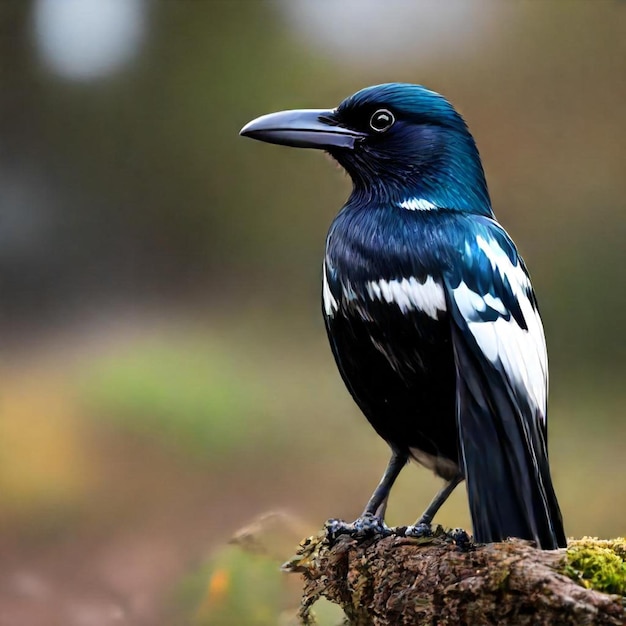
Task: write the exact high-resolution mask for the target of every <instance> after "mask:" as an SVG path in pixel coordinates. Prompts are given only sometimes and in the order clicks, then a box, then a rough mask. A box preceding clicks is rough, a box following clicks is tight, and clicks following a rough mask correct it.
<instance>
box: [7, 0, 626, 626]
mask: <svg viewBox="0 0 626 626" xmlns="http://www.w3.org/2000/svg"><path fill="white" fill-rule="evenodd" d="M0 80H1V88H0V290H1V293H2V306H1V307H0V342H1V349H2V357H3V358H2V362H1V363H0V369H1V372H0V375H1V381H2V383H1V384H2V405H1V406H2V414H1V419H0V560H1V562H2V568H1V571H0V624H7V625H8V624H10V625H11V626H21V625H28V626H39V625H41V626H44V625H45V626H51V625H52V626H53V625H56V624H59V625H63V626H92V625H95V626H100V625H107V624H133V625H136V626H141V625H144V624H146V625H147V624H150V625H153V624H163V625H166V624H185V623H194V624H230V623H232V624H276V623H278V621H279V619H281V620H283V621H285V620H288V617H285V615H287V614H286V613H282V612H283V611H284V610H285V609H288V608H289V605H290V603H291V604H293V602H296V603H297V582H296V584H295V587H296V593H295V596H294V590H293V589H291V590H285V583H284V580H283V578H281V577H280V575H279V574H275V573H276V567H275V565H274V564H272V566H271V567H270V568H269V569H267V567H266V565H267V564H265V565H260V564H259V563H257V562H256V561H255V562H254V563H248V562H240V560H238V559H239V557H238V556H237V555H234V553H233V552H232V551H231V549H230V548H224V547H223V546H224V545H225V542H226V541H227V540H228V539H229V537H230V536H231V535H232V534H233V533H234V532H235V531H236V530H237V529H238V528H240V527H241V526H243V525H245V524H246V523H248V522H249V521H250V520H251V519H252V518H254V517H255V516H257V515H259V514H262V513H265V512H268V511H272V510H286V511H289V512H291V513H292V514H293V515H295V516H296V517H297V518H298V519H300V520H302V522H301V525H302V528H303V529H304V530H303V531H302V535H304V534H305V533H306V532H313V531H315V530H316V529H317V528H319V527H320V526H321V524H322V522H323V521H324V520H325V519H326V518H328V517H343V518H346V519H352V518H354V517H355V516H356V515H357V514H358V513H359V512H360V510H361V508H362V506H363V504H364V503H365V501H366V500H367V498H368V497H369V495H370V492H371V490H372V489H373V487H374V485H375V484H376V482H377V480H378V478H379V476H380V474H381V472H382V470H383V467H384V465H385V463H386V461H387V454H388V452H387V449H386V446H385V444H384V443H383V442H382V441H381V440H379V439H378V437H377V436H376V435H375V434H374V432H373V431H372V430H371V429H370V427H369V426H368V425H367V423H366V422H365V420H364V418H362V416H361V415H360V414H359V413H358V411H357V409H356V408H355V406H353V404H352V402H351V400H350V398H349V396H348V394H347V392H346V391H345V389H344V387H343V384H342V382H341V380H340V378H339V375H338V374H337V372H336V370H335V366H334V363H333V361H332V357H331V355H330V351H329V349H328V347H327V341H326V337H325V333H324V329H323V323H322V319H321V315H320V311H319V309H320V304H319V296H320V276H321V259H322V253H323V247H324V238H325V234H326V230H327V228H328V226H329V224H330V221H331V220H332V218H333V216H334V214H335V213H336V211H337V210H338V209H339V207H340V206H341V204H342V202H343V200H344V199H345V197H346V196H347V194H348V193H349V189H350V185H349V181H348V179H347V178H346V177H345V175H343V174H342V173H341V172H338V171H337V170H335V169H334V168H332V167H331V166H329V164H328V162H327V160H326V159H324V158H322V155H321V154H319V153H317V152H315V151H297V152H296V151H290V150H287V149H282V148H279V147H275V146H269V145H264V144H259V143H256V142H252V141H248V140H244V139H241V138H240V137H238V131H239V129H240V128H241V126H243V124H244V123H245V122H247V121H249V120H250V119H252V118H253V117H256V116H258V115H260V114H262V113H267V112H271V111H274V110H279V109H285V108H297V107H307V108H317V107H332V106H334V105H336V104H337V103H339V102H340V101H341V100H342V99H343V98H344V97H346V96H347V95H349V94H351V93H352V92H354V91H356V90H357V89H359V88H361V87H364V86H366V85H369V84H374V83H377V82H387V81H408V82H417V83H421V84H424V85H426V86H428V87H429V88H431V89H434V90H437V91H440V92H442V93H444V94H445V95H446V96H447V97H448V98H449V99H450V100H451V101H452V102H453V103H454V104H455V105H456V106H457V107H458V109H459V110H460V111H461V112H462V114H463V115H464V116H465V118H466V120H467V122H468V124H469V126H470V128H471V129H472V132H473V134H474V136H475V138H476V140H477V142H478V145H479V148H480V150H481V154H482V158H483V163H484V166H485V169H486V172H487V178H488V182H489V184H490V190H491V194H492V198H493V203H494V208H495V211H496V213H497V215H498V217H499V219H500V221H501V222H502V223H503V224H504V226H505V227H506V228H507V230H508V231H509V232H510V233H511V235H512V236H513V238H514V239H515V241H516V242H517V244H518V246H519V248H520V250H521V252H522V254H523V255H524V257H525V259H526V262H527V264H528V266H529V268H530V271H531V274H532V277H533V282H534V285H535V288H536V291H537V294H538V297H539V301H540V304H541V308H542V313H543V317H544V323H545V327H546V335H547V341H548V347H549V354H550V363H551V409H550V410H551V413H550V436H551V439H550V451H551V463H552V467H553V475H554V479H555V482H556V487H557V491H558V494H559V496H560V501H561V506H562V509H563V514H564V518H565V521H566V530H567V532H568V534H570V535H572V536H581V535H599V536H601V537H607V538H608V537H612V536H616V535H619V534H622V535H623V534H624V532H625V525H624V519H625V516H626V483H625V482H624V476H625V475H626V454H625V442H626V421H625V420H624V416H623V413H624V409H623V407H624V401H625V400H626V390H625V387H624V375H625V374H626V341H625V339H626V333H625V324H624V310H625V307H626V298H625V295H624V294H625V290H624V273H625V271H626V270H625V261H626V246H625V245H624V240H625V237H626V219H625V209H626V175H625V170H626V115H625V112H624V111H625V109H624V102H625V101H626V3H625V2H621V1H618V0H599V1H597V2H588V1H582V0H572V1H571V2H568V3H564V2H559V1H556V0H555V1H552V0H550V1H549V0H546V1H544V2H532V1H521V2H516V3H504V2H496V1H488V0H473V1H471V2H467V1H463V2H461V1H449V2H445V3H444V2H439V1H436V0H432V1H427V0H421V1H419V2H416V1H409V0H387V1H386V2H385V3H383V4H381V3H380V2H379V1H378V0H343V1H342V2H332V1H331V0H282V1H279V0H275V1H273V2H270V1H267V2H264V1H261V0H258V1H254V0H249V1H243V0H239V1H236V0H235V1H230V2H227V1H219V0H212V1H209V0H207V1H205V2H198V1H185V0H177V1H176V2H149V1H148V0H28V1H27V0H22V1H21V2H8V1H6V2H2V3H0ZM438 486H439V483H438V481H437V480H436V479H435V478H434V477H432V476H430V475H429V473H428V471H427V470H424V469H419V468H414V467H411V468H409V469H407V470H406V471H405V472H404V473H403V475H402V477H401V478H400V481H399V485H398V487H397V488H396V489H395V490H394V492H393V496H392V499H391V505H390V510H389V517H388V521H389V522H390V523H394V524H398V523H408V522H410V521H412V520H413V519H414V518H415V517H416V516H417V515H418V514H419V513H421V511H422V509H423V508H424V506H425V504H426V503H427V501H429V499H430V497H431V496H432V495H433V494H434V492H435V490H436V489H437V488H438ZM438 521H440V522H441V523H443V524H446V525H450V526H465V527H468V525H469V519H468V514H467V509H466V502H465V494H464V490H463V489H459V490H457V493H456V494H455V495H454V497H453V499H452V500H451V501H450V502H449V503H448V504H447V505H446V506H445V508H444V509H443V510H442V512H441V514H440V515H439V518H438ZM299 523H300V522H299ZM296 540H297V533H296V534H295V537H294V539H293V543H291V544H288V546H287V547H286V548H285V551H284V553H281V554H282V557H283V558H285V559H286V558H287V557H288V556H289V555H290V553H291V552H292V551H293V549H295V543H296ZM264 568H265V569H264ZM268 571H269V572H271V573H270V574H268V573H267V572H268ZM274 575H276V579H275V580H274V579H273V578H272V577H273V576H274ZM255 577H256V578H255ZM270 579H271V580H270ZM259 580H263V581H264V582H263V585H269V588H266V587H262V586H261V583H259ZM259 589H263V591H262V598H257V597H256V596H255V593H256V594H257V595H258V594H259V593H260V592H259ZM279 614H281V615H282V617H280V618H279V617H277V616H278V615H279ZM285 623H286V621H285Z"/></svg>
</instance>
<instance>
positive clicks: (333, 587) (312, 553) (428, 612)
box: [284, 531, 626, 626]
mask: <svg viewBox="0 0 626 626" xmlns="http://www.w3.org/2000/svg"><path fill="white" fill-rule="evenodd" d="M284 569H285V570H287V571H291V572H299V573H301V574H303V576H304V580H305V588H304V595H303V600H302V606H301V610H300V617H301V620H302V622H303V623H305V624H307V623H308V624H311V623H314V617H313V613H312V611H311V608H312V606H313V604H314V603H315V602H316V601H317V600H318V599H319V598H321V597H326V598H328V599H329V600H330V601H332V602H335V603H336V604H338V605H340V606H341V607H342V608H343V610H344V612H345V614H346V616H347V620H348V623H349V624H351V625H355V626H383V625H387V624H389V625H394V626H399V625H401V624H411V625H415V624H431V625H437V626H440V625H444V624H455V625H456V624H467V625H472V626H476V625H488V624H498V625H507V624H511V625H515V626H524V625H526V624H528V625H531V624H532V625H533V626H537V625H543V624H550V625H554V624H559V625H560V624H563V625H568V624H571V625H576V626H583V625H591V624H593V625H596V624H598V625H599V624H602V625H605V624H606V625H611V626H623V625H624V624H626V609H625V601H624V591H625V590H626V542H624V540H615V541H613V542H606V541H604V542H603V541H598V540H591V539H584V540H580V541H573V542H571V543H570V545H569V547H568V548H567V550H565V549H564V550H556V551H549V552H548V551H541V550H537V549H535V548H533V547H532V546H531V545H529V544H528V543H526V542H523V541H520V540H511V541H507V542H504V543H499V544H491V545H483V546H479V545H470V546H465V547H464V548H463V549H461V548H460V547H459V546H457V545H456V544H455V542H454V541H452V540H451V539H450V537H449V535H446V533H444V532H443V531H440V532H438V533H437V532H436V533H435V536H433V537H429V538H410V537H402V536H396V535H392V536H389V537H384V538H369V539H367V538H363V539H355V538H353V537H349V536H347V535H342V536H340V537H338V538H331V537H330V536H329V535H328V533H327V531H323V532H322V533H320V534H319V535H318V536H315V537H310V538H308V539H306V540H305V541H303V542H302V543H301V545H300V548H299V550H298V553H297V555H296V556H295V557H294V558H293V559H291V560H290V561H289V562H288V563H286V564H285V566H284ZM593 585H596V586H597V587H599V588H600V589H601V590H602V591H598V590H596V589H593V588H591V587H592V586H593ZM603 591H609V592H614V593H613V594H611V593H604V592H603Z"/></svg>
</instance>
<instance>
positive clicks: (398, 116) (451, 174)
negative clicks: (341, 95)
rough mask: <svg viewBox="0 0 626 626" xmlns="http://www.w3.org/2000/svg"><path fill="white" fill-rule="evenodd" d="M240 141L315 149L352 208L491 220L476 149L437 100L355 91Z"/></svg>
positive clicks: (408, 88)
mask: <svg viewBox="0 0 626 626" xmlns="http://www.w3.org/2000/svg"><path fill="white" fill-rule="evenodd" d="M241 135H243V136H246V137H251V138H253V139H258V140H260V141H266V142H268V143H276V144H282V145H286V146H295V147H299V148H318V149H322V150H325V151H326V152H328V153H329V154H330V155H331V156H332V157H333V158H334V159H336V160H337V161H338V162H339V163H340V164H341V165H342V166H343V167H344V168H345V170H346V171H347V172H348V174H349V175H350V177H351V178H352V181H353V184H354V191H353V198H354V199H355V200H357V201H363V200H365V201H368V202H371V201H374V202H378V201H380V202H384V203H386V204H388V203H390V202H391V203H395V204H398V205H399V206H401V205H404V206H405V208H410V209H411V208H412V209H413V210H416V209H417V210H419V209H429V210H432V209H435V208H441V209H448V210H458V211H467V212H471V213H479V214H483V215H491V208H490V201H489V194H488V191H487V185H486V182H485V177H484V173H483V168H482V165H481V162H480V157H479V155H478V150H477V148H476V144H475V143H474V139H473V138H472V136H471V134H470V132H469V130H468V129H467V126H466V124H465V122H464V121H463V118H462V117H461V116H460V115H459V114H458V113H457V112H456V110H455V109H454V107H453V106H452V105H451V104H450V103H449V102H448V101H447V100H446V99H445V98H444V97H443V96H441V95H439V94H438V93H435V92H434V91H430V90H428V89H426V88H424V87H421V86H419V85H412V84H407V83H387V84H383V85H375V86H373V87H367V88H365V89H362V90H361V91H358V92H357V93H355V94H354V95H352V96H350V97H349V98H347V99H346V100H344V101H343V102H342V103H341V104H340V105H339V106H338V107H337V108H335V109H329V110H325V109H302V110H293V111H281V112H279V113H270V114H269V115H263V116H262V117H259V118H257V119H255V120H253V121H251V122H250V123H248V124H246V125H245V126H244V127H243V128H242V129H241Z"/></svg>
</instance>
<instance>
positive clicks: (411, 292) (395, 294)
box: [366, 276, 446, 319]
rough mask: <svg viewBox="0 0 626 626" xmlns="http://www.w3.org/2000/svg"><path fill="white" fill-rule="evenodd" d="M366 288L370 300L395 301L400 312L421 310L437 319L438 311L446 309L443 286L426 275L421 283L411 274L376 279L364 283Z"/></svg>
mask: <svg viewBox="0 0 626 626" xmlns="http://www.w3.org/2000/svg"><path fill="white" fill-rule="evenodd" d="M366 290H367V293H368V295H369V297H370V298H371V299H372V300H381V301H383V300H384V301H385V302H387V303H389V304H392V303H395V304H397V305H398V306H399V307H400V311H402V313H407V312H409V311H421V312H422V313H426V315H428V316H429V317H432V318H433V319H437V314H438V313H439V311H445V310H446V298H445V295H444V291H443V286H442V285H441V283H438V282H436V281H435V280H434V278H433V277H432V276H428V277H427V278H426V280H425V281H424V282H423V283H420V282H418V281H417V280H416V279H415V278H414V277H413V276H411V278H403V279H402V280H397V279H394V280H390V281H386V280H378V281H370V282H369V283H367V284H366Z"/></svg>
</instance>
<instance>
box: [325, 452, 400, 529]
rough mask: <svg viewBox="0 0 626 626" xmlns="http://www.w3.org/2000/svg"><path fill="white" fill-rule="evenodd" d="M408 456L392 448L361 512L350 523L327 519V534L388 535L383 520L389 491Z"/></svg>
mask: <svg viewBox="0 0 626 626" xmlns="http://www.w3.org/2000/svg"><path fill="white" fill-rule="evenodd" d="M408 458H409V457H408V455H407V454H405V453H403V452H398V451H397V450H393V451H392V454H391V459H390V460H389V464H388V465H387V469H386V470H385V473H384V474H383V477H382V478H381V480H380V482H379V483H378V486H377V487H376V489H375V490H374V493H373V494H372V497H371V498H370V499H369V502H368V503H367V506H366V507H365V510H364V511H363V513H361V515H360V516H359V517H358V518H357V519H356V520H355V521H354V522H352V523H351V524H348V523H346V522H343V521H341V520H328V522H326V529H327V531H328V533H329V535H330V536H332V537H336V536H338V535H344V534H347V535H352V536H363V535H366V536H369V535H390V534H391V530H390V529H389V528H387V526H386V525H385V521H384V516H385V511H386V509H387V501H388V500H389V492H390V490H391V487H392V486H393V483H394V482H395V481H396V478H398V475H399V474H400V472H401V471H402V468H403V467H404V466H405V465H406V462H407V460H408Z"/></svg>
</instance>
